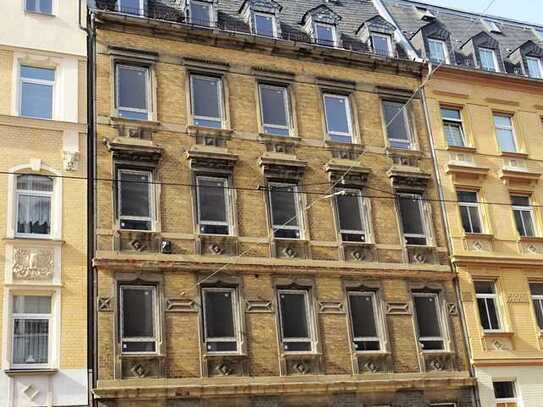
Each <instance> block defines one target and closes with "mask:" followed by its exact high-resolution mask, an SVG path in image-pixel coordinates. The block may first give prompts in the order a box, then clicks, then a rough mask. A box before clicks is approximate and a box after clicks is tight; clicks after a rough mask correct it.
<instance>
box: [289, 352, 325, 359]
mask: <svg viewBox="0 0 543 407" xmlns="http://www.w3.org/2000/svg"><path fill="white" fill-rule="evenodd" d="M321 356H323V354H322V353H320V352H285V351H281V357H282V358H283V359H300V358H318V357H321Z"/></svg>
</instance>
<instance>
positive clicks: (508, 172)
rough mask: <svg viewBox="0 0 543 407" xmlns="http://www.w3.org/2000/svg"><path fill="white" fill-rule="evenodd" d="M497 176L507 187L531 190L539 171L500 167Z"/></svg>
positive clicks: (534, 186) (534, 185) (539, 176)
mask: <svg viewBox="0 0 543 407" xmlns="http://www.w3.org/2000/svg"><path fill="white" fill-rule="evenodd" d="M498 176H499V177H500V179H501V180H502V181H503V183H504V184H505V185H506V186H507V187H508V188H509V189H513V190H516V191H527V192H531V191H533V190H534V189H535V188H536V186H537V183H538V182H539V180H540V178H541V173H538V172H531V171H527V170H522V169H511V168H502V169H501V170H500V171H499V174H498Z"/></svg>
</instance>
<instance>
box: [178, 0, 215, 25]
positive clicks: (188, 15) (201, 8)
mask: <svg viewBox="0 0 543 407" xmlns="http://www.w3.org/2000/svg"><path fill="white" fill-rule="evenodd" d="M217 4H218V0H182V3H181V8H182V10H183V12H184V13H185V19H186V21H187V22H188V23H190V24H193V25H197V26H201V27H215V26H216V25H217V15H218V11H217Z"/></svg>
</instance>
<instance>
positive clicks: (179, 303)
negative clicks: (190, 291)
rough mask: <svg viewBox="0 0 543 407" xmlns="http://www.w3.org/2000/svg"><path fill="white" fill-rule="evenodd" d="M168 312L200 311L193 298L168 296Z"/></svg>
mask: <svg viewBox="0 0 543 407" xmlns="http://www.w3.org/2000/svg"><path fill="white" fill-rule="evenodd" d="M166 312H198V308H197V307H196V302H195V301H194V300H193V299H192V298H167V299H166Z"/></svg>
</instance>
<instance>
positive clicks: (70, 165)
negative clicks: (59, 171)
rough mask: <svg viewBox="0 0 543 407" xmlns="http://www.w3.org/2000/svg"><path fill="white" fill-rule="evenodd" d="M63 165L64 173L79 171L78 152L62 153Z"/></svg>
mask: <svg viewBox="0 0 543 407" xmlns="http://www.w3.org/2000/svg"><path fill="white" fill-rule="evenodd" d="M62 154H63V165H64V170H65V171H77V170H78V169H79V152H77V151H63V152H62Z"/></svg>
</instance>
